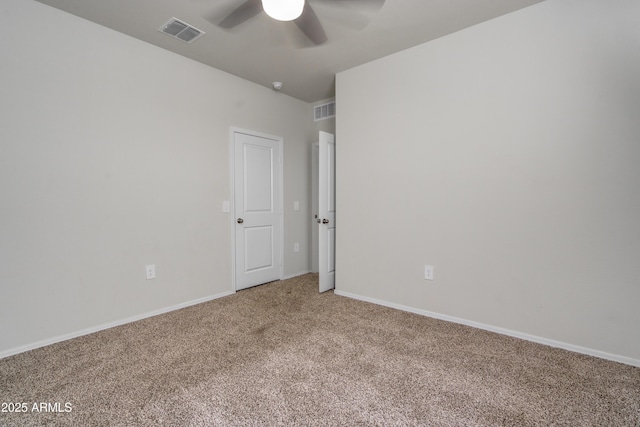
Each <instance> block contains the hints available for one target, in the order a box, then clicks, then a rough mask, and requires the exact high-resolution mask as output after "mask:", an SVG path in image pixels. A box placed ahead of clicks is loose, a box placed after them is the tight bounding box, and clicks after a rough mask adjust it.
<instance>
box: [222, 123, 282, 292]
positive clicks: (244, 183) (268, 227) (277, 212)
mask: <svg viewBox="0 0 640 427" xmlns="http://www.w3.org/2000/svg"><path fill="white" fill-rule="evenodd" d="M233 143H234V211H235V223H234V226H235V282H236V283H235V285H236V290H240V289H244V288H248V287H251V286H255V285H260V284H263V283H267V282H271V281H274V280H279V279H281V278H282V229H283V225H282V158H281V155H282V154H281V153H282V139H281V138H275V137H268V136H262V135H258V134H252V133H248V132H245V131H240V130H234V131H233Z"/></svg>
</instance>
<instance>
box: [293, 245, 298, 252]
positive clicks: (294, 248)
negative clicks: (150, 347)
mask: <svg viewBox="0 0 640 427" xmlns="http://www.w3.org/2000/svg"><path fill="white" fill-rule="evenodd" d="M293 252H300V245H299V244H298V243H294V244H293Z"/></svg>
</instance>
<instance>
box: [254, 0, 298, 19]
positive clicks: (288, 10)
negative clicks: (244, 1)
mask: <svg viewBox="0 0 640 427" xmlns="http://www.w3.org/2000/svg"><path fill="white" fill-rule="evenodd" d="M262 8H263V9H264V11H265V12H266V14H267V15H269V16H270V17H272V18H273V19H277V20H278V21H293V20H294V19H297V18H298V17H300V15H302V10H303V9H304V0H262Z"/></svg>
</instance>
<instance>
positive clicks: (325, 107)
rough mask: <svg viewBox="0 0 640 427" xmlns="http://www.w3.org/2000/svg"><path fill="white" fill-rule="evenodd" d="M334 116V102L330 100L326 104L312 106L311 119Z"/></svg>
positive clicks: (316, 119)
mask: <svg viewBox="0 0 640 427" xmlns="http://www.w3.org/2000/svg"><path fill="white" fill-rule="evenodd" d="M335 116H336V102H335V101H332V102H329V103H328V104H322V105H316V106H315V107H313V121H314V122H317V121H319V120H325V119H330V118H332V117H335Z"/></svg>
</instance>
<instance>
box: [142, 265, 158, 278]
mask: <svg viewBox="0 0 640 427" xmlns="http://www.w3.org/2000/svg"><path fill="white" fill-rule="evenodd" d="M144 270H145V274H146V276H147V280H150V279H155V278H156V265H155V264H149V265H146V266H145V267H144Z"/></svg>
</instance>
